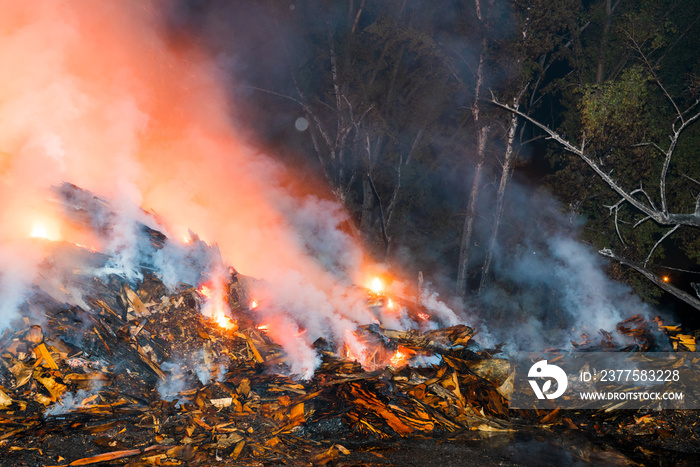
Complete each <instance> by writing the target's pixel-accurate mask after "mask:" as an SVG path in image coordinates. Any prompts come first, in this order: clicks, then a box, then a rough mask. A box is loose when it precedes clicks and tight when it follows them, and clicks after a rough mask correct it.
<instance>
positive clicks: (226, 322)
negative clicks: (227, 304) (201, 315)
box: [214, 312, 238, 331]
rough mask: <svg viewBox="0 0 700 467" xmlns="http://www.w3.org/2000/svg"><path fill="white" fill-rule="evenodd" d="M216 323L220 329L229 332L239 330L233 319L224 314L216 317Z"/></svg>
mask: <svg viewBox="0 0 700 467" xmlns="http://www.w3.org/2000/svg"><path fill="white" fill-rule="evenodd" d="M214 321H216V324H218V325H219V326H220V327H222V328H224V329H229V330H233V331H235V330H236V329H238V324H236V323H235V322H234V321H233V320H232V319H231V318H229V317H228V316H226V315H225V314H224V313H223V312H221V313H220V314H218V315H216V316H215V317H214Z"/></svg>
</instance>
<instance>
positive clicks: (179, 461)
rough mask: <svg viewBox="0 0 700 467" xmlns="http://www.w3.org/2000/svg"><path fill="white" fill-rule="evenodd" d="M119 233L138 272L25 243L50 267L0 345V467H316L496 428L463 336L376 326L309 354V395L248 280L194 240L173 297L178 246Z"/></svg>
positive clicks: (373, 309)
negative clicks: (164, 260) (409, 441)
mask: <svg viewBox="0 0 700 467" xmlns="http://www.w3.org/2000/svg"><path fill="white" fill-rule="evenodd" d="M56 194H57V199H58V201H60V203H61V204H62V206H63V208H64V211H65V212H66V213H67V215H68V218H69V219H70V221H71V222H72V223H74V224H77V225H79V226H82V227H83V228H84V230H90V231H92V232H93V233H94V235H92V236H91V237H90V240H91V241H93V242H94V243H95V244H97V245H104V244H105V243H106V241H107V240H106V239H109V238H112V237H114V236H115V235H117V233H115V232H116V230H117V229H118V228H119V226H118V224H119V223H118V222H117V214H115V211H114V210H113V209H112V207H111V206H110V204H109V203H107V202H105V201H103V200H100V199H99V198H96V197H95V196H93V195H92V194H91V193H89V192H86V191H84V190H81V189H79V188H77V187H75V186H73V185H69V184H64V185H62V186H61V187H59V188H58V189H57V190H56ZM130 230H131V235H132V237H134V238H135V239H136V241H135V243H133V244H132V248H133V249H134V251H136V253H137V256H138V263H137V264H138V266H139V269H138V270H136V269H135V268H133V267H132V268H129V267H127V266H128V264H127V263H125V262H124V258H123V257H126V256H128V255H129V253H128V252H126V251H125V248H122V249H117V250H116V251H117V253H118V254H116V253H113V254H110V255H106V254H103V253H101V252H100V250H101V248H100V247H99V246H98V247H95V246H92V245H91V246H89V247H88V246H85V245H79V244H74V243H70V242H66V241H54V240H46V239H37V241H39V242H42V248H43V249H44V252H45V258H44V261H43V263H42V265H41V267H40V274H39V276H38V277H37V279H36V280H35V282H34V284H33V286H32V290H31V293H30V294H29V296H28V298H27V299H26V301H25V303H24V305H23V306H22V307H21V312H22V315H23V316H24V317H23V322H22V323H21V324H20V325H15V326H13V328H11V329H8V330H7V331H6V332H5V333H4V335H3V336H2V338H0V426H1V427H2V428H1V429H0V430H2V432H1V433H0V443H2V445H3V446H4V447H6V448H7V449H5V452H6V454H5V456H4V457H5V459H6V460H7V461H8V462H9V461H13V462H15V461H17V462H19V459H23V462H29V463H30V465H47V464H57V465H89V464H95V463H103V462H108V461H116V462H122V461H121V460H122V459H128V460H124V462H130V463H131V465H143V464H156V465H210V464H211V463H212V462H213V460H214V459H216V460H217V461H218V462H221V463H227V462H228V463H235V462H240V461H241V460H244V462H246V463H247V464H255V463H263V464H264V463H271V462H272V463H276V462H281V463H288V462H292V460H294V459H297V460H298V459H305V461H304V462H306V463H316V464H326V463H328V462H329V461H331V460H333V459H334V458H336V457H338V456H345V455H348V454H349V453H350V451H349V450H348V449H347V448H346V447H344V446H343V445H342V444H337V443H338V441H340V440H342V439H352V438H357V439H359V438H363V437H367V436H369V437H370V438H371V439H376V440H381V439H389V438H395V437H399V438H400V437H411V436H416V435H425V434H439V433H451V432H458V431H461V430H465V429H479V430H487V431H494V430H504V429H507V427H508V425H509V422H508V421H507V420H508V412H507V409H506V399H505V397H507V392H508V390H509V389H508V387H509V381H510V380H509V374H510V369H509V365H508V362H507V361H506V360H502V359H496V358H492V357H491V355H490V354H489V353H488V352H483V351H481V352H480V351H476V350H474V349H472V348H471V345H470V344H471V338H472V336H473V335H474V334H475V331H474V330H473V329H472V328H470V327H468V326H465V325H463V324H458V325H452V326H447V327H443V328H435V327H434V326H432V327H428V326H425V325H423V328H422V330H416V329H410V328H409V329H402V330H396V329H389V328H387V327H385V326H383V325H381V324H379V322H380V321H377V320H375V322H374V323H372V324H367V325H364V326H359V327H357V328H356V329H355V331H353V332H352V335H351V336H348V337H347V339H346V340H345V342H344V343H343V342H341V343H338V342H331V341H329V340H327V339H324V338H318V339H317V340H316V341H315V342H314V343H313V351H314V352H315V354H316V358H317V359H318V362H319V364H318V365H317V367H316V369H315V372H314V374H313V377H312V378H299V377H298V376H297V377H292V376H285V375H293V371H291V369H292V368H293V366H292V364H290V359H292V358H293V357H291V356H290V355H289V353H288V352H287V351H286V349H285V348H284V347H283V346H281V345H280V344H278V343H277V342H276V340H275V339H274V338H273V336H271V332H270V328H272V325H273V324H274V323H271V322H269V321H266V320H267V319H269V317H270V316H274V315H271V314H269V313H265V312H264V311H262V310H264V309H265V308H266V307H269V306H270V305H267V304H266V303H265V302H264V300H262V299H258V298H256V297H255V296H253V292H252V291H253V290H264V289H265V287H263V286H261V285H260V283H259V281H256V280H254V279H252V278H250V277H246V276H243V275H241V274H239V273H238V272H237V271H236V270H235V269H233V268H230V267H229V268H225V267H223V266H222V261H221V257H220V255H219V254H218V250H217V248H216V247H215V246H210V245H207V244H206V243H204V242H203V241H201V240H200V239H199V238H198V237H197V236H196V235H194V234H193V233H190V235H189V237H188V238H187V239H186V241H185V243H186V244H187V248H186V250H182V251H184V253H183V252H182V251H180V252H179V253H178V251H179V250H178V251H174V252H173V251H171V252H169V254H170V256H171V258H172V257H174V258H180V259H181V260H182V261H183V262H184V263H185V266H186V268H185V269H189V270H190V273H196V274H192V275H191V284H189V285H188V284H186V283H183V281H182V280H180V281H179V282H178V284H177V285H175V286H174V285H173V283H172V280H170V281H166V280H164V278H165V276H168V269H167V268H164V267H163V266H162V265H160V266H159V261H160V260H159V258H160V257H161V256H162V255H163V252H164V250H166V249H168V248H171V249H173V248H175V247H174V246H173V245H172V244H170V242H169V240H168V239H167V237H166V236H165V235H163V234H162V233H161V232H159V231H157V230H155V229H153V228H150V227H147V226H146V225H145V224H142V223H136V224H135V226H134V227H133V228H131V229H130ZM37 236H39V237H41V235H37ZM132 256H133V254H132ZM156 270H157V271H159V273H160V274H156V273H154V271H156ZM124 271H127V272H126V273H125V272H124ZM173 277H174V276H173ZM179 277H182V273H180V276H179ZM360 292H361V293H362V294H364V296H365V306H366V307H367V309H368V310H369V312H370V313H371V314H373V315H376V316H378V315H380V314H381V313H389V314H392V315H396V316H403V317H404V318H403V321H404V322H412V323H418V324H417V325H416V326H415V327H416V328H421V326H420V325H419V324H420V323H423V324H425V323H426V322H428V320H429V319H430V310H428V309H426V308H424V307H422V306H421V305H419V304H416V303H413V302H412V301H411V300H409V299H406V298H401V297H398V296H392V297H389V296H388V295H386V294H385V292H383V290H382V284H381V281H379V283H377V281H374V283H373V284H372V285H371V288H370V289H360V288H357V287H356V288H355V290H354V291H353V293H354V294H357V293H360ZM396 321H397V322H398V321H399V320H398V319H397V320H396ZM299 332H301V333H304V332H305V330H304V329H301V330H300V331H299ZM61 440H62V441H61Z"/></svg>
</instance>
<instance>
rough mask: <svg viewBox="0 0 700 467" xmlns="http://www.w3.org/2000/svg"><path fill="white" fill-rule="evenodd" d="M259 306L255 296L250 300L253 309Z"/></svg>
mask: <svg viewBox="0 0 700 467" xmlns="http://www.w3.org/2000/svg"><path fill="white" fill-rule="evenodd" d="M257 307H258V301H257V300H256V299H255V298H254V299H253V300H251V302H250V308H251V309H253V308H257Z"/></svg>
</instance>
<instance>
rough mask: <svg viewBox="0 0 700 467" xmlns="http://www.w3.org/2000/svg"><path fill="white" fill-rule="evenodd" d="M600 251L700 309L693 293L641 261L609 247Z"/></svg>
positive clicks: (699, 301) (699, 302)
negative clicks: (680, 287) (620, 254)
mask: <svg viewBox="0 0 700 467" xmlns="http://www.w3.org/2000/svg"><path fill="white" fill-rule="evenodd" d="M598 253H600V254H601V255H603V256H606V257H608V258H612V259H614V260H615V261H617V262H619V263H620V264H624V265H625V266H627V267H630V268H632V269H634V270H635V271H637V272H638V273H640V274H641V275H643V276H644V277H646V278H647V279H649V280H650V281H652V282H653V283H654V284H656V286H657V287H659V288H660V289H662V290H664V291H666V292H668V293H670V294H671V295H673V296H674V297H676V298H678V299H680V300H683V301H684V302H685V303H687V304H688V305H690V306H692V307H693V308H695V309H696V310H700V300H699V299H697V298H695V297H693V296H692V295H690V294H689V293H687V292H685V291H683V290H681V289H679V288H678V287H676V286H675V285H673V284H671V283H669V282H666V281H664V280H663V278H662V277H659V276H658V275H656V274H654V273H653V272H651V271H649V270H648V269H646V268H645V267H644V266H643V265H642V264H641V263H638V262H636V261H632V260H630V259H627V258H623V257H621V256H618V255H617V254H616V253H615V252H613V251H612V250H611V249H609V248H605V249H602V250H600V251H599V252H598Z"/></svg>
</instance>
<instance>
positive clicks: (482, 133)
mask: <svg viewBox="0 0 700 467" xmlns="http://www.w3.org/2000/svg"><path fill="white" fill-rule="evenodd" d="M474 4H475V7H476V15H477V17H478V18H479V21H481V24H482V25H483V26H484V28H486V22H485V21H484V17H483V12H482V10H481V0H475V1H474ZM487 45H488V43H487V39H486V31H484V32H483V38H482V39H481V54H480V55H479V67H478V68H477V70H476V87H475V92H474V104H473V106H472V114H473V115H474V124H475V126H476V127H477V128H478V130H477V145H476V146H477V154H476V160H477V163H476V169H475V170H474V179H473V180H472V189H471V191H470V192H469V205H468V206H467V214H466V217H465V218H464V227H463V228H462V240H461V242H460V247H459V263H458V266H457V286H456V291H455V293H456V294H457V295H458V296H460V297H462V298H464V297H465V296H466V295H467V272H468V271H467V266H468V265H469V250H470V248H471V244H472V235H473V233H474V222H475V220H476V206H477V201H478V199H479V192H480V191H481V179H482V176H483V170H484V163H485V160H486V137H487V135H488V132H489V127H488V126H486V125H484V124H483V123H482V122H481V115H480V108H479V100H480V99H481V86H482V85H483V83H484V60H485V59H486V52H487Z"/></svg>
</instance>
